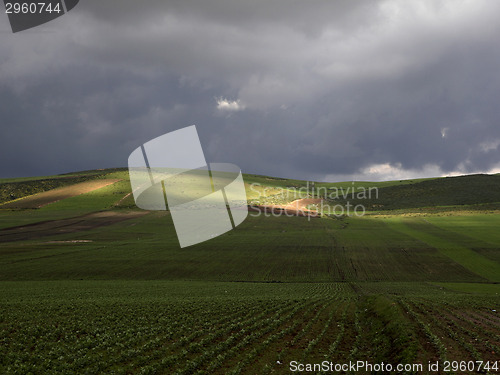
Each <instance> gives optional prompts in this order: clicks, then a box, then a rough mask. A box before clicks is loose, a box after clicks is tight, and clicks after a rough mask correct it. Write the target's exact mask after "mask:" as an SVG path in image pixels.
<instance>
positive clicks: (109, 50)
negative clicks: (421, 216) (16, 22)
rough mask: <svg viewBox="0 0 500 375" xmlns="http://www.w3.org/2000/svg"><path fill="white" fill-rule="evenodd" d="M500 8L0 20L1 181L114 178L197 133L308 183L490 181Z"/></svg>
mask: <svg viewBox="0 0 500 375" xmlns="http://www.w3.org/2000/svg"><path fill="white" fill-rule="evenodd" d="M497 14H500V3H497V2H492V1H487V0H484V1H481V0H473V1H472V0H471V1H460V2H457V1H451V0H449V1H405V2H401V1H397V0H392V1H356V2H352V1H335V2H325V1H317V0H313V1H307V2H304V1H290V0H286V1H285V0H274V1H272V2H269V1H263V0H258V1H252V2H248V1H240V0H236V1H235V0H214V1H210V2H202V1H186V0H184V1H180V0H179V1H167V2H164V1H158V0H157V1H148V2H147V4H146V3H141V2H137V1H131V0H121V1H117V0H116V1H106V2H97V1H88V2H81V3H80V4H79V5H78V6H77V7H76V8H75V9H73V10H72V12H70V13H69V14H68V15H66V16H64V17H61V18H59V19H57V20H55V21H53V22H51V23H48V24H46V25H44V26H42V27H39V28H36V29H32V31H27V32H22V33H18V34H10V33H9V26H8V24H7V23H6V22H7V19H6V17H4V19H3V20H1V21H0V22H1V23H0V31H2V38H1V39H0V47H1V48H2V51H3V53H2V54H1V55H0V119H1V124H2V125H1V126H2V130H3V135H4V136H2V137H1V139H0V147H1V148H0V150H1V151H0V152H1V154H2V160H8V162H4V163H2V165H1V167H0V177H9V176H21V175H35V174H38V175H44V174H51V173H61V172H68V171H73V170H79V169H91V168H104V167H112V166H125V164H126V160H127V157H128V154H129V153H130V152H131V151H132V150H133V149H135V148H136V147H137V146H138V145H140V144H141V143H144V142H146V141H147V140H149V139H151V138H154V137H156V136H159V135H161V134H164V133H166V132H168V131H172V130H175V129H178V128H181V127H184V126H188V125H191V124H196V125H197V126H198V131H199V133H200V136H201V138H202V142H203V145H204V148H205V152H206V154H207V159H208V160H211V161H214V162H217V161H223V162H231V163H235V164H238V165H239V166H241V167H242V169H243V171H244V172H248V173H261V174H268V175H277V176H284V177H295V178H303V179H316V180H325V179H328V180H341V179H352V178H357V179H365V180H366V179H383V178H387V177H390V178H396V179H397V178H404V177H407V176H411V177H423V176H428V175H437V174H440V175H446V174H450V173H473V172H479V171H481V172H485V171H486V172H487V171H492V170H494V169H495V168H498V165H499V164H498V163H499V161H500V160H499V158H498V155H499V151H500V150H499V144H500V127H499V126H498V124H499V123H500V110H499V106H498V104H497V102H498V97H500V75H499V74H498V73H499V72H498V70H499V67H500V50H499V49H498V48H497V43H498V39H499V37H500V24H499V23H498V22H497V21H496V15H497Z"/></svg>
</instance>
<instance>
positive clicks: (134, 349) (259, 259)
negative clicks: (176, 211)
mask: <svg viewBox="0 0 500 375" xmlns="http://www.w3.org/2000/svg"><path fill="white" fill-rule="evenodd" d="M244 178H245V183H246V187H247V193H248V199H249V202H251V203H257V202H258V203H259V204H278V203H287V202H290V201H292V200H294V199H296V198H305V197H318V196H320V195H321V194H318V191H321V190H319V188H324V189H325V190H324V191H327V192H336V193H339V192H340V195H339V197H332V196H329V197H328V204H329V205H337V204H339V205H346V204H347V203H348V198H347V197H346V196H344V197H342V195H343V192H345V191H346V189H348V188H352V187H353V186H354V187H358V188H361V187H363V188H369V187H377V189H378V197H376V198H375V197H372V198H371V199H366V200H364V199H361V198H360V197H359V196H358V197H356V198H355V200H354V204H366V212H365V215H364V216H359V217H358V216H356V215H351V216H347V215H326V214H324V215H322V216H321V217H320V218H311V217H296V216H293V217H287V216H285V215H281V216H277V215H274V216H273V215H264V214H261V215H257V212H250V213H249V216H248V218H247V219H246V220H245V221H244V222H243V223H242V224H241V225H239V226H238V227H237V228H236V229H234V230H232V231H230V232H227V233H226V234H224V235H221V236H219V237H216V238H214V239H212V240H210V241H207V242H203V243H200V244H197V245H194V246H191V247H187V248H183V249H181V248H180V247H179V243H178V240H177V237H176V233H175V229H174V226H173V222H172V219H171V217H170V213H169V212H168V211H158V212H148V211H142V210H139V209H138V208H136V207H135V204H134V200H133V197H132V195H131V194H130V193H131V191H130V183H129V180H128V173H127V171H126V170H125V169H114V170H102V171H87V172H81V173H75V174H71V175H66V176H51V177H47V178H42V177H39V178H34V179H29V178H23V179H16V180H0V197H2V203H5V204H4V205H3V207H2V205H0V373H2V374H4V373H5V374H289V373H291V372H292V370H297V372H300V371H298V370H308V369H309V370H310V371H303V372H302V373H360V374H366V373H391V372H388V371H382V370H380V369H379V370H377V369H376V368H375V369H369V368H366V367H360V368H358V369H357V371H353V369H352V368H340V367H335V366H341V365H344V364H348V363H349V362H351V363H356V362H357V361H363V363H365V362H368V365H380V364H381V363H384V364H390V365H392V366H394V368H393V372H392V373H405V374H411V373H414V374H417V373H418V374H420V373H423V374H438V373H439V374H451V373H454V374H469V373H471V374H472V373H483V374H487V373H489V374H495V373H500V368H499V367H500V362H498V361H499V360H500V295H499V294H500V230H499V228H500V215H499V213H500V182H499V178H500V177H499V176H497V175H492V176H486V175H475V176H462V177H456V178H455V177H453V178H452V177H450V178H437V179H423V180H411V181H389V182H384V183H370V182H357V183H354V184H353V183H351V182H344V183H337V184H333V183H332V184H329V183H328V184H327V183H316V184H315V188H316V189H317V190H316V192H312V193H309V191H308V190H306V189H305V188H306V187H307V188H309V187H310V183H308V182H306V181H298V180H286V179H280V178H272V177H265V176H256V175H245V176H244ZM94 180H113V181H115V182H114V183H113V184H109V185H107V186H104V187H102V188H100V189H96V190H92V191H89V192H86V193H80V194H79V195H76V194H69V195H67V196H66V195H65V197H64V199H60V200H57V201H55V200H54V201H52V202H49V203H48V204H46V205H43V206H42V207H40V208H33V207H32V206H30V202H35V201H36V199H39V197H40V194H45V193H43V192H44V191H45V192H51V191H52V193H51V194H54V193H53V192H54V191H56V192H57V191H60V190H57V189H65V190H64V191H65V192H66V193H67V192H68V191H69V193H71V190H72V186H78V184H81V183H85V182H88V181H90V182H91V181H94ZM42 181H45V182H42ZM61 181H62V182H61ZM257 184H258V185H257ZM80 186H81V185H80ZM300 188H304V189H302V190H300ZM54 189H56V190H54ZM74 189H76V187H75V188H74ZM75 191H76V190H75ZM37 196H38V198H37ZM42 197H43V196H42ZM12 201H15V202H16V205H15V207H14V206H12ZM9 202H10V203H9ZM454 361H456V362H454ZM322 363H323V364H324V366H326V365H328V366H332V367H329V368H326V367H324V366H323V367H321V366H319V365H320V364H322ZM314 364H316V368H314V367H313V366H314ZM398 364H400V365H406V366H403V367H401V368H399V369H397V370H396V366H397V365H398ZM429 364H431V365H433V366H438V368H437V370H436V369H435V367H432V368H429ZM448 364H449V368H447V367H446V366H447V365H448ZM306 365H308V366H311V367H305V366H306ZM420 365H421V366H422V367H421V368H420V367H418V366H420ZM300 366H304V367H300ZM365 366H366V365H365ZM464 366H465V367H464ZM467 366H468V367H467ZM332 369H333V370H334V371H329V370H332ZM435 370H436V371H435ZM446 370H449V371H446Z"/></svg>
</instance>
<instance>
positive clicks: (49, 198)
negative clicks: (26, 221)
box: [0, 178, 121, 209]
mask: <svg viewBox="0 0 500 375" xmlns="http://www.w3.org/2000/svg"><path fill="white" fill-rule="evenodd" d="M118 181H121V179H117V178H108V179H104V180H92V181H85V182H81V183H79V184H74V185H70V186H64V187H60V188H56V189H52V190H49V191H45V192H43V193H38V194H35V195H30V196H27V197H24V198H20V199H17V200H15V201H13V202H6V203H4V204H0V209H1V208H9V209H10V208H12V209H16V208H40V207H43V206H46V205H48V204H50V203H54V202H57V201H60V200H63V199H66V198H71V197H75V196H77V195H80V194H85V193H90V192H91V191H94V190H97V189H101V188H103V187H105V186H108V185H112V184H114V183H116V182H118Z"/></svg>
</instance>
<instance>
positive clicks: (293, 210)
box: [248, 198, 323, 217]
mask: <svg viewBox="0 0 500 375" xmlns="http://www.w3.org/2000/svg"><path fill="white" fill-rule="evenodd" d="M322 201H323V199H321V198H303V199H297V200H294V201H293V202H290V203H288V204H286V205H256V206H249V207H248V209H249V211H258V212H261V213H262V212H264V213H270V214H272V215H276V216H280V215H285V216H304V217H320V216H321V214H320V213H319V212H318V211H316V210H309V209H307V206H309V205H313V204H317V205H320V204H321V202H322Z"/></svg>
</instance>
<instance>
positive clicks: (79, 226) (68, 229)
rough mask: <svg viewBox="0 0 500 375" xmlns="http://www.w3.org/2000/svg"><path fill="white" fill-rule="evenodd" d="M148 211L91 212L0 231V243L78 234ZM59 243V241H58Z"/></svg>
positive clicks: (132, 217) (138, 215) (141, 214)
mask: <svg viewBox="0 0 500 375" xmlns="http://www.w3.org/2000/svg"><path fill="white" fill-rule="evenodd" d="M148 213H149V211H128V212H114V211H103V212H93V213H90V214H86V215H81V216H77V217H72V218H68V219H60V220H50V221H42V222H38V223H34V224H28V225H22V226H17V227H12V228H6V229H2V230H0V243H5V242H13V241H28V240H33V239H38V238H42V237H48V236H55V235H58V234H67V233H79V232H81V231H86V230H91V229H95V228H99V227H103V226H109V225H113V224H116V223H119V222H121V221H124V220H129V219H134V218H137V217H140V216H143V215H146V214H148ZM58 242H59V241H58Z"/></svg>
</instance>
